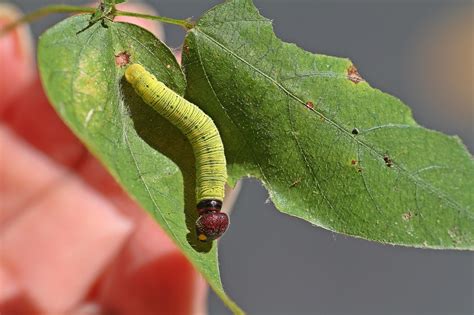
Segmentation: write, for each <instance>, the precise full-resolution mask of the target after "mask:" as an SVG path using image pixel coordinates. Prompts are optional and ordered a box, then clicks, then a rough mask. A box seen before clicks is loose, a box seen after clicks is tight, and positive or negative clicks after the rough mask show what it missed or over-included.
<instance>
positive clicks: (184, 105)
mask: <svg viewBox="0 0 474 315" xmlns="http://www.w3.org/2000/svg"><path fill="white" fill-rule="evenodd" d="M125 78H126V79H127V81H128V82H129V83H130V84H131V85H132V86H133V88H134V89H135V91H136V92H137V94H138V95H140V96H141V97H142V99H143V101H144V102H145V103H147V104H148V105H150V106H151V107H152V108H153V109H155V110H156V111H157V112H158V113H159V114H160V115H162V116H163V117H165V118H166V119H168V120H169V121H170V122H171V123H172V124H174V125H175V126H176V127H177V128H178V129H179V130H180V131H181V132H182V133H183V134H184V135H185V136H186V138H187V139H188V140H189V142H190V143H191V145H192V147H193V151H194V157H195V159H196V200H197V203H199V202H200V201H202V200H206V199H216V200H220V201H222V200H223V199H224V185H225V182H226V180H227V168H226V161H225V155H224V146H223V144H222V140H221V137H220V135H219V131H218V130H217V127H216V125H215V124H214V122H213V121H212V119H211V118H210V117H209V116H207V115H206V114H205V113H204V112H203V111H202V110H201V109H199V108H198V107H197V106H196V105H194V104H192V103H190V102H188V101H187V100H185V99H184V98H183V97H181V96H180V95H178V94H177V93H176V92H174V91H173V90H171V89H170V88H168V87H167V86H166V85H165V84H164V83H163V82H160V81H158V80H157V79H156V77H155V76H154V75H152V74H151V73H150V72H148V71H147V70H145V68H144V67H143V66H141V65H139V64H132V65H130V66H129V67H128V68H127V70H126V71H125Z"/></svg>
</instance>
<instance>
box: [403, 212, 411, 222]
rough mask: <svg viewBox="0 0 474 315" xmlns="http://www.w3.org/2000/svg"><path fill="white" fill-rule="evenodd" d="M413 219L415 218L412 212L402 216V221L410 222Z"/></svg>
mask: <svg viewBox="0 0 474 315" xmlns="http://www.w3.org/2000/svg"><path fill="white" fill-rule="evenodd" d="M412 218H413V213H412V212H411V211H408V212H405V213H404V214H402V219H403V220H405V221H410V220H411V219H412Z"/></svg>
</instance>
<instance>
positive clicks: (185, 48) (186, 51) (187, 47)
mask: <svg viewBox="0 0 474 315" xmlns="http://www.w3.org/2000/svg"><path fill="white" fill-rule="evenodd" d="M183 51H184V53H185V54H186V55H189V46H188V45H184V46H183Z"/></svg>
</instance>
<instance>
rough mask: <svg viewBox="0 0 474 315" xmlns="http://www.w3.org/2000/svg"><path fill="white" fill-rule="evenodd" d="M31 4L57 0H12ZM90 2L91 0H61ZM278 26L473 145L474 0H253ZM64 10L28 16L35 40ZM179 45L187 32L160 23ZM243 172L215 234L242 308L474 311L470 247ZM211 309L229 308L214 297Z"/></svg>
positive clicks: (178, 11) (165, 11) (176, 0)
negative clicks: (330, 211) (276, 195)
mask: <svg viewBox="0 0 474 315" xmlns="http://www.w3.org/2000/svg"><path fill="white" fill-rule="evenodd" d="M10 2H13V3H14V4H16V5H17V6H19V7H20V8H21V9H22V10H24V11H26V12H29V11H32V10H35V9H37V8H39V7H41V6H44V5H46V4H53V3H58V2H61V1H50V0H47V1H36V0H16V1H10ZM62 2H63V3H67V4H85V3H88V2H87V1H62ZM146 2H147V3H148V4H149V5H152V6H153V7H155V8H156V9H157V10H158V11H159V12H160V14H161V15H163V16H167V17H174V18H186V17H195V18H197V17H199V16H200V15H201V14H202V13H203V12H204V11H205V10H207V9H209V8H211V7H212V6H213V5H215V4H217V3H219V2H220V1H195V0H161V1H151V0H149V1H146ZM255 3H256V5H257V7H258V8H259V9H260V11H261V13H262V15H264V16H266V17H267V18H270V19H272V20H273V22H274V28H275V32H276V33H277V35H278V36H279V37H280V38H281V39H283V40H285V41H288V42H294V43H296V44H297V45H298V46H300V47H302V48H303V49H306V50H308V51H311V52H314V53H321V54H327V55H333V56H341V57H348V58H350V59H351V60H352V61H353V62H354V64H355V65H356V66H357V68H358V70H359V72H360V74H361V75H362V76H363V77H364V78H365V79H366V80H367V81H368V82H369V83H370V84H371V85H372V86H374V87H376V88H378V89H381V90H382V91H385V92H387V93H389V94H392V95H394V96H396V97H398V98H400V99H401V100H402V101H403V102H405V103H406V104H407V105H408V106H410V107H411V108H412V110H413V114H414V116H415V119H416V120H417V121H418V122H419V123H420V124H421V125H423V126H425V127H428V128H431V129H436V130H439V131H442V132H445V133H447V134H450V135H459V136H460V137H461V138H462V140H463V142H464V143H465V144H466V145H467V147H468V148H469V150H470V151H471V152H473V149H474V132H473V131H474V127H473V126H474V124H473V122H474V96H473V86H474V85H473V73H474V72H473V69H474V67H473V66H474V65H473V59H474V51H473V49H474V43H473V38H474V4H473V2H472V1H460V0H454V1H442V0H439V1H436V0H414V1H408V0H406V1H395V0H383V1H382V0H379V1H375V0H373V1H369V0H351V1H349V0H345V1H344V0H335V1H330V0H320V1H318V0H306V1H305V0H292V1H290V0H255ZM61 19H62V17H61V16H57V15H55V16H51V17H47V18H45V19H42V20H40V21H38V22H36V23H34V24H33V25H32V30H33V33H34V37H35V39H37V37H38V35H40V34H41V33H42V32H43V31H44V30H46V29H47V28H48V27H49V26H51V25H52V24H53V23H55V22H57V21H59V20H61ZM164 28H165V33H166V42H167V44H168V45H169V46H170V47H171V48H176V49H179V48H180V46H181V42H182V39H183V37H184V35H185V34H184V31H182V30H181V29H180V28H179V27H176V26H173V25H164ZM267 197H268V194H267V192H266V191H265V189H264V188H262V186H261V185H260V184H259V183H258V182H257V181H255V180H252V179H245V180H244V181H243V186H242V190H241V193H240V195H239V197H238V199H237V202H236V204H235V207H234V212H233V214H232V218H231V219H232V228H231V229H230V230H229V232H228V233H227V234H226V235H225V236H224V237H223V238H222V240H221V243H220V268H221V275H222V280H223V283H224V287H225V288H226V291H227V292H228V293H229V295H230V296H231V297H233V298H234V299H235V300H236V302H237V303H238V304H239V305H241V306H242V307H243V308H244V309H245V310H247V311H248V313H249V314H275V315H277V314H361V315H362V314H364V315H370V314H407V315H408V314H446V315H456V314H466V315H468V314H474V304H473V303H474V302H473V296H474V292H473V287H474V264H473V263H474V255H473V254H472V253H468V252H455V251H435V250H420V249H412V248H402V247H393V246H385V245H381V244H376V243H373V242H368V241H364V240H360V239H354V238H349V237H345V236H341V235H338V234H335V233H331V232H329V231H326V230H323V229H321V228H317V227H313V226H311V225H310V224H309V223H306V222H304V221H302V220H299V219H296V218H292V217H289V216H287V215H284V214H281V213H279V212H278V211H277V210H276V209H275V208H274V207H273V205H272V204H271V202H268V201H267ZM208 299H209V313H210V314H229V311H228V310H227V309H226V308H225V306H224V305H223V304H222V302H221V301H220V299H219V298H218V297H217V296H215V295H214V294H213V293H212V292H211V293H210V295H209V298H208Z"/></svg>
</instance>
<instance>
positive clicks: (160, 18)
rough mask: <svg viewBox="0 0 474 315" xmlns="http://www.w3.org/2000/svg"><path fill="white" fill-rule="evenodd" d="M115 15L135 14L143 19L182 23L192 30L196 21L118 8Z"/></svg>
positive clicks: (181, 24)
mask: <svg viewBox="0 0 474 315" xmlns="http://www.w3.org/2000/svg"><path fill="white" fill-rule="evenodd" d="M114 15H115V16H133V17H138V18H142V19H149V20H156V21H160V22H163V23H168V24H174V25H180V26H182V27H184V28H185V29H186V30H190V29H192V28H193V27H194V22H192V21H191V20H189V19H186V20H179V19H172V18H168V17H164V16H157V15H148V14H141V13H136V12H127V11H119V10H116V11H115V12H114Z"/></svg>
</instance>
